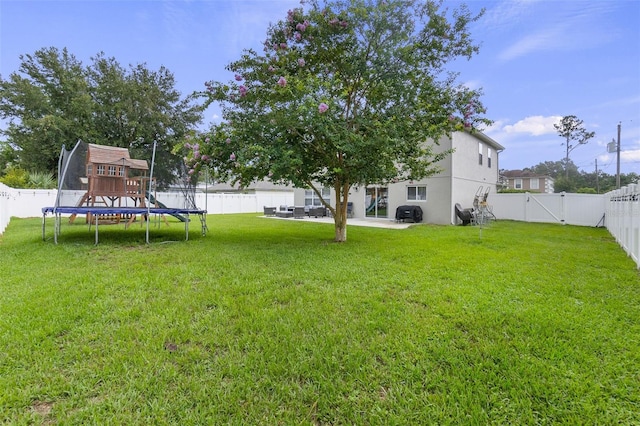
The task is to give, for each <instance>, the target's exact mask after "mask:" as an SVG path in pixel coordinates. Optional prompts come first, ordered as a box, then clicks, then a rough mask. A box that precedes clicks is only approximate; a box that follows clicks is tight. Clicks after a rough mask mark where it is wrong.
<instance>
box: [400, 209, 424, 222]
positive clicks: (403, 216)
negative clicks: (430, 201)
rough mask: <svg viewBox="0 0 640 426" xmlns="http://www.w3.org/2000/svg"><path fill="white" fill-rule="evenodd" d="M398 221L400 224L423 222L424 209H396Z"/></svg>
mask: <svg viewBox="0 0 640 426" xmlns="http://www.w3.org/2000/svg"><path fill="white" fill-rule="evenodd" d="M396 220H397V221H398V222H404V221H406V220H411V221H413V222H415V223H418V222H422V209H421V208H420V206H400V207H398V208H397V209H396Z"/></svg>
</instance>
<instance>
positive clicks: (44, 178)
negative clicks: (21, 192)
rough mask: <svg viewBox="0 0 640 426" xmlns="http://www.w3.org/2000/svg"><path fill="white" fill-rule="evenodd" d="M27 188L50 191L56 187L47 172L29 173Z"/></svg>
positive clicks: (52, 178)
mask: <svg viewBox="0 0 640 426" xmlns="http://www.w3.org/2000/svg"><path fill="white" fill-rule="evenodd" d="M28 183H29V188H38V189H51V188H55V187H56V179H55V178H54V177H53V175H52V174H51V173H48V172H31V173H29V182H28Z"/></svg>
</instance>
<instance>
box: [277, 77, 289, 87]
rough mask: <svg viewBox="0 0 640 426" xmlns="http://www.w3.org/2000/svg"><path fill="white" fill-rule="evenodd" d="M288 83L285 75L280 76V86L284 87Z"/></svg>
mask: <svg viewBox="0 0 640 426" xmlns="http://www.w3.org/2000/svg"><path fill="white" fill-rule="evenodd" d="M286 85H287V80H286V79H285V78H284V77H280V78H279V79H278V86H280V87H284V86H286Z"/></svg>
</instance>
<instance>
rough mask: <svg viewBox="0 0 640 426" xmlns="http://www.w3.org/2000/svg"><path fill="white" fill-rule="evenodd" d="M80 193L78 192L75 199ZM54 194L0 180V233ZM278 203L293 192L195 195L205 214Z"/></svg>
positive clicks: (175, 198) (176, 200)
mask: <svg viewBox="0 0 640 426" xmlns="http://www.w3.org/2000/svg"><path fill="white" fill-rule="evenodd" d="M83 194H84V192H83V191H79V192H78V193H77V194H76V195H77V198H78V199H80V197H82V195H83ZM56 195H57V190H55V189H14V188H10V187H8V186H6V185H3V184H1V183H0V234H2V233H3V232H4V230H5V229H6V227H7V225H8V224H9V220H10V219H11V217H21V218H25V217H41V216H42V208H43V207H51V206H55V203H56ZM157 199H158V201H159V202H161V203H162V204H164V205H165V206H167V207H176V208H184V207H186V206H185V205H184V195H183V194H182V193H180V192H158V194H157ZM280 205H293V191H261V192H257V193H254V194H236V193H228V194H227V193H210V194H204V193H197V194H196V206H198V208H200V209H205V210H207V213H209V214H229V213H261V212H263V207H264V206H271V207H273V206H280Z"/></svg>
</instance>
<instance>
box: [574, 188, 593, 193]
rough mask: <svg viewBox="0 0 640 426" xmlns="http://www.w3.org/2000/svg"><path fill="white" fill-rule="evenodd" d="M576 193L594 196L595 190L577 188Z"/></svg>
mask: <svg viewBox="0 0 640 426" xmlns="http://www.w3.org/2000/svg"><path fill="white" fill-rule="evenodd" d="M576 192H577V193H578V194H595V193H596V190H595V189H593V188H578V190H577V191H576Z"/></svg>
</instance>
